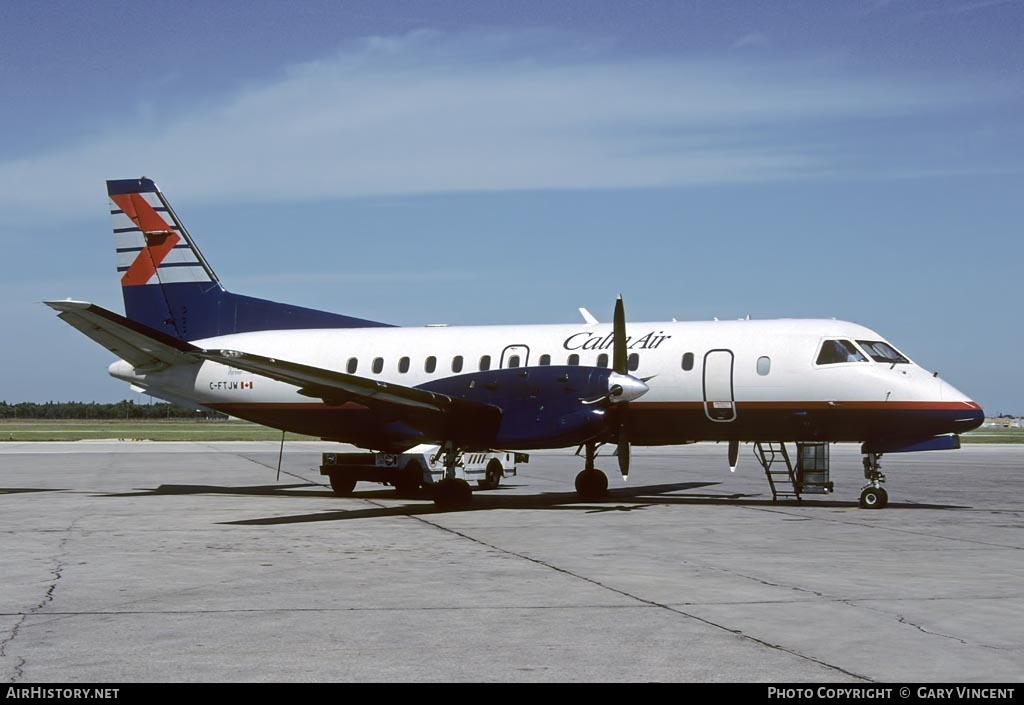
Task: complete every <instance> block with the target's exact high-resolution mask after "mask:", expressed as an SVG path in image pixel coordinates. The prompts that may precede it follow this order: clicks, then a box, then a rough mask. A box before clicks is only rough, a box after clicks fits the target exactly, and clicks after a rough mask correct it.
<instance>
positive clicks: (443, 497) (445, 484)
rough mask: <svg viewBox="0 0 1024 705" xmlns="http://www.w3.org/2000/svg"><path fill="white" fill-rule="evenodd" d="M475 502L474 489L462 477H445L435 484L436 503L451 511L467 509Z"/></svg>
mask: <svg viewBox="0 0 1024 705" xmlns="http://www.w3.org/2000/svg"><path fill="white" fill-rule="evenodd" d="M472 503H473V489H472V488H471V487H470V486H469V483H468V482H466V481H465V480H461V479H457V478H454V479H445V480H441V481H440V482H438V483H437V484H436V485H434V505H435V506H436V507H437V508H438V509H443V510H445V511H450V510H453V509H465V508H466V507H468V506H469V505H470V504H472Z"/></svg>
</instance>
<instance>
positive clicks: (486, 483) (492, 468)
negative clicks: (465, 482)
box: [476, 458, 502, 490]
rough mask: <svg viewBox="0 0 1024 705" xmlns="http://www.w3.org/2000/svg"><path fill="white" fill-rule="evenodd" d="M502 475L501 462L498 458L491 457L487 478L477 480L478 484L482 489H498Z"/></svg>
mask: <svg viewBox="0 0 1024 705" xmlns="http://www.w3.org/2000/svg"><path fill="white" fill-rule="evenodd" d="M501 476H502V469H501V463H500V462H499V461H498V459H497V458H491V462H489V463H487V476H486V479H483V480H477V483H476V485H477V487H479V488H480V489H482V490H496V489H498V485H500V484H501Z"/></svg>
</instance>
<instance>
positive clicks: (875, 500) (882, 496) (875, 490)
mask: <svg viewBox="0 0 1024 705" xmlns="http://www.w3.org/2000/svg"><path fill="white" fill-rule="evenodd" d="M888 503H889V494H888V493H887V492H886V491H885V490H883V489H882V488H881V487H865V488H864V489H863V490H861V493H860V506H861V508H862V509H883V508H885V505H887V504H888Z"/></svg>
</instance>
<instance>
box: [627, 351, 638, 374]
mask: <svg viewBox="0 0 1024 705" xmlns="http://www.w3.org/2000/svg"><path fill="white" fill-rule="evenodd" d="M626 367H628V368H629V371H630V372H636V371H637V369H638V368H639V367H640V353H630V354H629V357H627V358H626Z"/></svg>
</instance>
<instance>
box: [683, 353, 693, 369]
mask: <svg viewBox="0 0 1024 705" xmlns="http://www.w3.org/2000/svg"><path fill="white" fill-rule="evenodd" d="M683 369H684V370H686V371H687V372H689V371H690V370H692V369H693V353H683Z"/></svg>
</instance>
